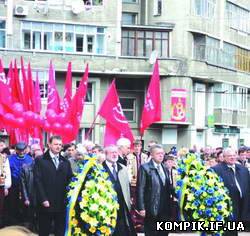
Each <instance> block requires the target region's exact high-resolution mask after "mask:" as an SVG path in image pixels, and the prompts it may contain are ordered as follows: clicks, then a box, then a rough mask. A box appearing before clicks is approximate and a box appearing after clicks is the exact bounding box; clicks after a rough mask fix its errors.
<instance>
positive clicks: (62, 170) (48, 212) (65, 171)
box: [34, 136, 72, 236]
mask: <svg viewBox="0 0 250 236" xmlns="http://www.w3.org/2000/svg"><path fill="white" fill-rule="evenodd" d="M61 150H62V139H61V137H60V136H52V137H51V138H50V140H49V150H48V151H47V152H45V153H44V155H43V157H42V158H39V159H37V161H36V163H35V166H34V178H35V186H36V191H37V204H38V221H39V236H48V235H49V234H50V231H51V225H52V221H54V226H55V235H56V236H63V235H64V231H65V212H66V201H65V200H66V186H67V185H68V183H69V180H70V178H71V177H72V170H71V166H70V163H69V161H68V160H67V159H66V158H65V157H63V156H62V155H60V152H61Z"/></svg>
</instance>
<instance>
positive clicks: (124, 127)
mask: <svg viewBox="0 0 250 236" xmlns="http://www.w3.org/2000/svg"><path fill="white" fill-rule="evenodd" d="M98 114H99V115H100V116H102V117H103V118H104V119H105V120H106V122H107V123H108V126H107V125H106V134H105V137H108V136H109V135H110V136H112V134H118V133H119V137H125V138H128V139H129V140H130V141H131V143H133V141H134V137H133V133H132V131H131V129H130V127H129V124H128V121H127V119H126V117H125V116H124V114H123V111H122V107H121V104H120V101H119V97H118V94H117V91H116V87H115V80H113V82H112V83H111V85H110V87H109V90H108V92H107V95H106V97H105V98H104V101H103V102H102V105H101V107H100V109H99V112H98ZM107 127H108V128H107ZM115 130H116V131H115ZM107 131H108V132H109V131H111V134H107ZM105 142H108V141H105V140H104V143H105Z"/></svg>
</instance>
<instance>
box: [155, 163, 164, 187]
mask: <svg viewBox="0 0 250 236" xmlns="http://www.w3.org/2000/svg"><path fill="white" fill-rule="evenodd" d="M157 171H158V173H159V175H160V178H161V181H162V183H163V185H165V181H166V177H165V174H164V173H163V171H162V169H161V165H157Z"/></svg>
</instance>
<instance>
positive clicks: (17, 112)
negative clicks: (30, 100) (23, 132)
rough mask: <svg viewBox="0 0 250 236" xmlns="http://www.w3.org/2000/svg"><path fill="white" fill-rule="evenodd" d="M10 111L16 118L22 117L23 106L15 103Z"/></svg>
mask: <svg viewBox="0 0 250 236" xmlns="http://www.w3.org/2000/svg"><path fill="white" fill-rule="evenodd" d="M12 110H13V113H14V115H16V116H17V117H20V116H22V115H23V112H24V108H23V104H21V103H19V102H15V103H14V104H13V106H12Z"/></svg>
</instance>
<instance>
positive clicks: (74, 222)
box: [72, 218, 78, 226]
mask: <svg viewBox="0 0 250 236" xmlns="http://www.w3.org/2000/svg"><path fill="white" fill-rule="evenodd" d="M77 224H78V221H77V219H76V218H72V225H74V226H76V225H77Z"/></svg>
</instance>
